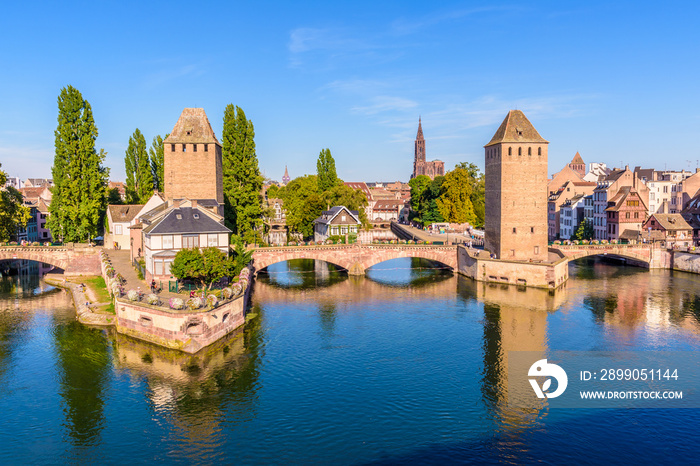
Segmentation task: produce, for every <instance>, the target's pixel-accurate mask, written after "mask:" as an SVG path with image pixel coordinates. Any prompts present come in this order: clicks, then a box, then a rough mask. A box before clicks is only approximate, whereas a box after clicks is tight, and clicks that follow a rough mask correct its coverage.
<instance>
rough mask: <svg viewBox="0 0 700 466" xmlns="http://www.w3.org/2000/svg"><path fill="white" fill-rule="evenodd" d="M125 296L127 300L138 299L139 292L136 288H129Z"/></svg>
mask: <svg viewBox="0 0 700 466" xmlns="http://www.w3.org/2000/svg"><path fill="white" fill-rule="evenodd" d="M126 297H127V299H128V300H129V301H138V300H139V292H138V291H136V290H129V292H128V293H127V294H126Z"/></svg>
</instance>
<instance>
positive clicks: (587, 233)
mask: <svg viewBox="0 0 700 466" xmlns="http://www.w3.org/2000/svg"><path fill="white" fill-rule="evenodd" d="M594 235H595V231H594V230H593V224H592V223H591V222H589V221H588V219H586V218H584V219H583V220H581V221H580V222H579V223H578V226H577V227H576V233H575V234H574V239H577V240H584V239H585V240H589V239H593V236H594Z"/></svg>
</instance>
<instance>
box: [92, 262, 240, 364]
mask: <svg viewBox="0 0 700 466" xmlns="http://www.w3.org/2000/svg"><path fill="white" fill-rule="evenodd" d="M100 264H101V268H102V277H103V278H104V279H105V283H109V280H110V277H109V275H108V273H107V268H108V267H109V263H108V262H107V261H106V258H105V259H103V260H102V261H101V263H100ZM244 270H246V271H247V275H246V277H245V278H244V277H243V274H242V275H241V277H240V281H239V283H245V285H244V286H245V289H244V291H243V293H242V294H240V295H239V296H237V297H235V298H233V299H231V300H230V301H226V302H223V303H222V304H220V305H219V306H217V307H215V308H212V309H201V310H184V309H183V310H178V309H170V308H169V307H168V305H167V304H165V305H160V306H151V305H149V304H146V303H144V302H139V301H129V300H128V299H126V298H125V297H121V298H118V297H116V296H115V297H114V309H115V312H116V315H117V316H116V320H115V323H114V325H115V326H116V329H117V332H119V333H122V334H124V335H128V336H131V337H134V338H138V339H140V340H144V341H148V342H150V343H155V344H157V345H160V346H164V347H166V348H172V349H176V350H180V351H184V352H186V353H196V352H198V351H199V350H201V349H203V348H204V347H206V346H208V345H211V344H212V343H214V342H216V341H218V340H220V339H222V338H223V337H225V336H227V335H228V334H230V333H231V332H233V331H234V330H236V329H237V328H239V327H241V326H242V325H243V324H244V323H245V318H246V307H247V304H248V299H249V297H250V291H251V286H252V277H253V271H252V270H251V269H250V268H246V269H244ZM183 301H186V299H183Z"/></svg>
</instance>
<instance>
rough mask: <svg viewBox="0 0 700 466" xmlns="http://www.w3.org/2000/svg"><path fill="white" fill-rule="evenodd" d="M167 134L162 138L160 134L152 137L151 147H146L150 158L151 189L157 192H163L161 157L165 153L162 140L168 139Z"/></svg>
mask: <svg viewBox="0 0 700 466" xmlns="http://www.w3.org/2000/svg"><path fill="white" fill-rule="evenodd" d="M168 136H170V135H169V134H166V135H165V137H164V138H162V137H160V134H159V135H158V136H156V137H154V138H153V142H152V143H151V147H150V148H149V149H148V156H149V158H150V160H151V175H152V176H153V189H155V190H156V191H158V192H161V193H162V192H163V189H164V188H163V164H164V162H163V158H164V154H165V150H164V148H163V147H164V146H163V141H164V140H165V139H168Z"/></svg>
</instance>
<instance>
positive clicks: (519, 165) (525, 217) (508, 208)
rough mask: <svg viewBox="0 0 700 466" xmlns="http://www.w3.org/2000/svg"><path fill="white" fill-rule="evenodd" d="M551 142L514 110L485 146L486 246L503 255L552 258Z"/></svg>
mask: <svg viewBox="0 0 700 466" xmlns="http://www.w3.org/2000/svg"><path fill="white" fill-rule="evenodd" d="M547 144H549V142H547V141H546V140H544V139H543V138H542V136H540V135H539V133H538V132H537V130H536V129H535V127H534V126H532V123H530V121H529V120H528V119H527V117H525V114H523V112H521V111H520V110H511V111H510V112H508V115H507V116H506V118H505V120H503V123H501V126H500V127H499V128H498V131H496V134H494V136H493V138H491V141H490V142H489V143H488V144H486V145H485V146H484V148H485V156H486V199H485V201H486V231H485V242H486V244H485V248H486V249H487V250H489V251H491V252H493V253H495V254H496V256H497V257H498V259H503V260H522V261H528V260H537V261H546V260H547V257H548V253H547Z"/></svg>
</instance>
